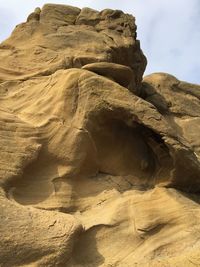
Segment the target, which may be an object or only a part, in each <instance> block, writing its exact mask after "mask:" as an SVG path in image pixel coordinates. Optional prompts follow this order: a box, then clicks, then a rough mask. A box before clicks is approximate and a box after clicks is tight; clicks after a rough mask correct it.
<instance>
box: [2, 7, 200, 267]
mask: <svg viewBox="0 0 200 267" xmlns="http://www.w3.org/2000/svg"><path fill="white" fill-rule="evenodd" d="M0 59H1V60H0V205H1V210H0V235H1V239H0V247H1V249H0V266H2V267H14V266H16V267H17V266H20V267H22V266H23V267H24V266H49V267H55V266H58V267H62V266H63V267H82V266H83V267H97V266H99V267H100V266H101V267H103V266H104V267H109V266H110V267H111V266H112V267H114V266H115V267H117V266H119V267H129V266H130V267H133V266H141V267H143V266H144V267H145V266H154V267H156V266H160V267H161V266H170V267H171V266H173V267H174V266H177V267H183V266H187V267H188V266H200V260H199V257H200V242H199V239H200V226H199V222H200V208H199V203H200V197H199V193H200V126H199V125H200V86H198V85H194V84H190V83H186V82H182V81H179V80H177V79H176V78H175V77H173V76H172V75H169V74H165V73H155V74H152V75H149V76H147V77H144V78H143V73H144V70H145V67H146V58H145V56H144V55H143V53H142V51H141V49H140V42H139V41H138V40H137V34H136V25H135V19H134V17H132V16H131V15H128V14H124V13H123V12H122V11H119V10H109V9H106V10H103V11H101V12H98V11H95V10H92V9H89V8H83V9H79V8H75V7H71V6H64V5H53V4H47V5H45V6H44V7H43V8H42V10H40V9H39V8H36V10H35V11H34V12H33V13H32V14H30V15H29V17H28V19H27V22H25V23H22V24H20V25H18V26H17V27H16V28H15V30H14V31H13V33H12V35H11V36H10V37H9V38H8V39H7V40H5V41H4V42H3V43H1V44H0Z"/></svg>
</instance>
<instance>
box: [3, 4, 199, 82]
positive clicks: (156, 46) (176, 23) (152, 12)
mask: <svg viewBox="0 0 200 267" xmlns="http://www.w3.org/2000/svg"><path fill="white" fill-rule="evenodd" d="M55 2H56V3H59V4H68V5H74V6H79V7H84V6H89V7H91V8H94V9H98V10H100V9H104V8H113V9H122V10H124V11H125V12H127V13H132V14H133V15H134V16H135V17H136V22H137V25H138V38H139V39H140V40H141V47H142V49H143V50H144V53H145V54H146V56H147V58H148V67H147V70H146V73H150V72H158V71H162V72H169V73H172V74H173V75H175V76H177V78H179V79H182V80H187V81H190V82H195V83H200V57H199V53H200V51H199V49H200V48H199V47H200V2H199V0H173V1H169V0H124V1H121V0H106V1H102V0H69V1H68V0H66V1H65V0H63V1H61V0H53V1H52V0H38V1H34V0H18V1H16V0H9V1H6V0H0V28H1V33H0V39H1V40H3V39H4V38H6V37H7V36H8V35H9V34H10V32H11V29H13V28H14V27H15V25H16V24H18V23H20V22H22V21H25V20H26V17H27V16H28V14H29V13H30V12H32V10H34V8H35V7H36V6H42V5H43V4H45V3H55ZM2 29H3V30H2Z"/></svg>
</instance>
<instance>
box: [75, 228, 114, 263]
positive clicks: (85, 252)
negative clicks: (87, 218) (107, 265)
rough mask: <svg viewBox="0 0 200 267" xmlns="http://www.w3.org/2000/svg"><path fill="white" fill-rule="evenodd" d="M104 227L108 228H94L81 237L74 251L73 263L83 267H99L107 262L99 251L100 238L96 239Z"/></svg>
mask: <svg viewBox="0 0 200 267" xmlns="http://www.w3.org/2000/svg"><path fill="white" fill-rule="evenodd" d="M103 227H106V226H105V225H96V226H93V227H91V228H90V229H88V230H86V231H85V232H83V233H82V234H81V235H80V236H79V238H78V240H77V242H76V243H75V245H74V250H73V261H74V263H75V264H78V266H83V267H98V266H101V265H102V264H103V263H104V262H105V258H104V257H103V256H102V255H101V254H100V252H99V250H98V246H97V239H98V238H97V237H96V235H97V234H98V232H99V231H100V230H101V229H102V228H103ZM108 227H109V226H108Z"/></svg>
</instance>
